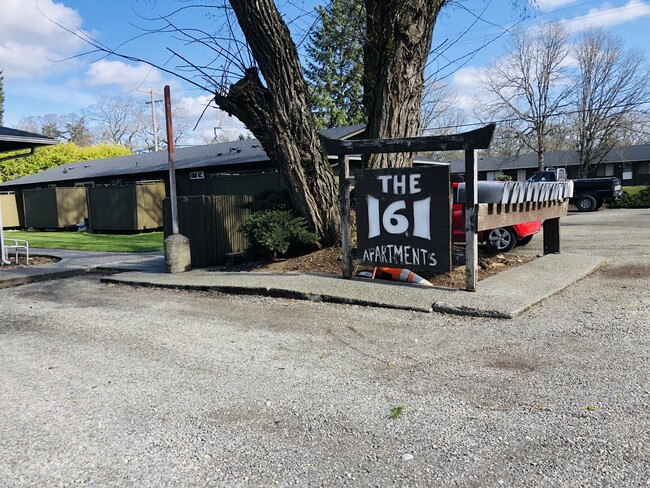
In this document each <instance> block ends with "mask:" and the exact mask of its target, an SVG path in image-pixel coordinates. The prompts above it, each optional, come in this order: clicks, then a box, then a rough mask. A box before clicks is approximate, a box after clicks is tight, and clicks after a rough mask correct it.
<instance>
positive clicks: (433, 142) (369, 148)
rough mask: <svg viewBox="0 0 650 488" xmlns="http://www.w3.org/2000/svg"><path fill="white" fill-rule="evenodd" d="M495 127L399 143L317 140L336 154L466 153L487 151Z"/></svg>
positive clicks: (400, 139)
mask: <svg viewBox="0 0 650 488" xmlns="http://www.w3.org/2000/svg"><path fill="white" fill-rule="evenodd" d="M495 127H496V124H488V125H486V126H484V127H481V128H480V129H476V130H472V131H469V132H463V133H461V134H452V135H442V136H426V137H403V138H399V139H358V140H349V141H342V140H337V139H330V138H328V137H324V136H321V138H320V140H321V143H322V144H323V148H324V149H325V152H326V153H327V154H330V155H334V154H338V155H343V154H376V153H397V152H419V151H469V150H474V149H487V148H488V147H490V142H491V141H492V135H493V134H494V129H495Z"/></svg>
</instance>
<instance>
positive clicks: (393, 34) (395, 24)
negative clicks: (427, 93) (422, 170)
mask: <svg viewBox="0 0 650 488" xmlns="http://www.w3.org/2000/svg"><path fill="white" fill-rule="evenodd" d="M446 1H447V0H365V5H366V16H367V34H366V35H367V39H366V44H365V47H364V104H365V107H366V112H367V114H368V126H367V129H366V137H367V138H369V139H384V138H397V137H415V136H417V135H418V132H419V130H420V120H421V115H420V107H421V105H422V94H423V91H424V68H425V66H426V62H427V58H428V56H429V51H430V50H431V37H432V34H433V28H434V26H435V23H436V19H437V17H438V14H439V13H440V9H441V8H442V7H443V6H444V5H445V3H446ZM412 162H413V155H412V154H408V153H407V154H390V155H388V154H378V155H372V156H370V157H368V158H367V159H366V160H365V161H364V165H365V166H366V167H370V168H385V167H404V166H411V164H412Z"/></svg>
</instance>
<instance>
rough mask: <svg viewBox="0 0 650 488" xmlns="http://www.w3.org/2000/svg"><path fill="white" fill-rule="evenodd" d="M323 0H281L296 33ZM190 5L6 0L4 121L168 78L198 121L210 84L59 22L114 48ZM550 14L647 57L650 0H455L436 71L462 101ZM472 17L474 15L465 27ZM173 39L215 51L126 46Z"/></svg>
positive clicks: (146, 51) (437, 40) (149, 51)
mask: <svg viewBox="0 0 650 488" xmlns="http://www.w3.org/2000/svg"><path fill="white" fill-rule="evenodd" d="M207 3H210V2H207ZM215 3H218V2H215ZM318 3H321V2H316V1H300V0H292V1H291V2H289V1H288V0H278V4H279V5H280V7H281V8H282V9H283V12H285V13H286V15H287V18H291V19H297V20H295V21H294V22H292V23H291V28H292V32H293V33H294V35H295V36H296V38H301V37H303V36H304V33H305V30H306V29H307V28H308V26H309V25H311V23H312V22H313V18H314V17H313V13H312V12H313V7H314V5H316V4H318ZM513 4H515V5H517V6H516V7H513ZM183 5H187V3H186V2H185V3H184V2H179V1H175V0H135V1H133V0H132V1H127V0H112V1H93V0H60V1H55V0H2V7H1V11H0V69H4V77H5V114H4V125H7V126H16V125H17V124H18V122H19V121H20V119H22V118H23V117H27V116H38V115H45V114H49V113H56V114H60V115H63V114H68V113H71V112H80V111H81V110H83V109H84V108H86V107H88V106H89V105H92V104H93V103H95V101H97V100H98V98H99V97H101V96H107V95H128V96H137V97H141V98H142V101H143V103H144V102H145V101H146V100H147V95H146V94H144V93H140V92H139V91H138V90H146V89H149V88H150V87H152V88H153V89H154V90H156V91H162V88H163V86H164V85H165V84H169V85H171V87H172V97H173V98H174V100H176V101H178V102H179V103H181V104H182V105H183V107H184V109H185V112H186V114H187V117H188V118H189V119H191V120H192V121H196V120H197V119H198V117H199V115H200V113H201V111H202V110H203V107H204V106H205V104H206V103H208V101H209V99H210V97H209V94H207V93H205V92H202V91H200V90H198V89H196V88H195V87H192V86H191V85H190V84H188V83H185V82H182V81H181V80H178V79H175V78H174V77H172V76H170V75H168V74H166V73H163V72H161V71H159V70H157V69H152V68H150V67H149V66H147V65H145V64H141V63H136V62H130V61H125V60H123V59H119V58H115V57H111V58H104V57H102V56H100V55H97V54H91V55H88V56H81V57H79V56H78V55H79V54H81V53H83V52H85V51H87V50H88V49H89V46H88V45H86V44H85V43H84V42H82V41H81V40H80V39H78V38H77V37H75V36H73V35H71V34H70V33H68V32H66V31H65V30H64V29H62V28H60V27H58V26H57V25H56V24H54V23H53V22H52V20H53V21H56V22H58V23H59V24H62V25H64V26H66V27H68V28H69V29H71V30H74V31H79V32H81V33H82V35H89V36H92V37H93V38H95V39H97V40H98V41H100V42H102V43H103V44H105V45H107V46H109V47H111V48H115V47H117V46H119V45H120V44H121V43H123V42H125V41H128V40H129V39H132V38H133V37H134V36H137V35H139V34H142V33H143V31H142V30H141V28H142V27H144V28H148V27H152V26H155V25H160V24H157V23H156V22H152V21H150V20H147V19H152V18H157V17H160V16H161V15H164V14H166V13H169V12H171V11H173V10H175V9H177V8H179V7H182V6H183ZM215 12H216V11H215ZM522 17H525V20H522ZM48 18H49V19H48ZM175 19H177V21H178V22H179V25H180V26H183V27H195V28H201V29H204V30H205V31H207V32H210V33H214V32H217V28H218V25H217V23H215V22H214V21H213V19H210V18H209V17H208V16H207V15H206V14H205V12H204V11H196V10H192V11H188V12H185V13H182V14H181V15H180V16H178V17H176V18H175ZM549 19H554V20H560V21H562V22H563V23H565V24H566V26H567V27H568V28H569V29H571V30H572V31H573V32H578V31H579V30H580V29H582V28H584V27H585V26H588V25H594V26H602V27H603V28H605V29H606V30H607V31H608V32H611V33H612V34H615V35H617V36H620V37H622V38H623V41H624V43H625V46H626V47H628V48H636V49H640V50H642V51H643V52H644V54H645V56H646V59H647V56H648V46H650V44H649V40H650V34H649V33H648V31H649V29H648V28H647V26H648V25H650V24H649V23H648V21H649V20H650V0H615V1H610V2H606V1H602V0H590V1H581V0H536V3H535V7H534V8H530V7H529V8H527V9H524V7H523V6H522V3H521V1H520V2H519V4H517V3H516V0H493V1H492V2H487V1H484V0H467V1H457V2H455V3H452V4H451V5H450V6H448V7H447V8H446V10H444V11H443V14H442V15H441V17H440V18H439V20H438V23H437V26H436V30H435V34H434V42H433V43H434V46H448V47H445V48H443V49H440V51H442V54H441V55H440V56H438V57H437V58H436V59H435V60H432V61H431V63H430V66H429V71H438V72H439V73H438V74H439V75H444V76H446V81H447V82H449V83H451V84H452V85H453V87H454V88H455V90H456V92H457V93H458V94H459V101H458V103H459V105H462V104H463V100H470V99H471V98H472V97H473V96H474V95H473V94H474V91H475V90H476V89H477V79H478V77H479V76H480V73H481V70H482V69H483V68H484V67H485V66H486V64H487V63H489V62H490V61H491V60H493V59H494V58H495V57H498V56H499V55H501V54H503V52H502V45H503V41H504V40H505V39H506V38H507V35H508V34H507V29H508V28H511V27H513V26H514V25H515V24H517V25H519V26H521V27H524V28H530V27H532V26H534V25H535V24H536V23H538V22H541V21H543V20H549ZM472 22H475V24H474V25H473V26H472V27H471V29H470V30H469V31H468V28H470V26H471V25H472ZM466 31H467V32H466ZM170 45H173V46H174V48H175V49H179V50H181V51H182V52H183V54H184V55H187V56H188V57H190V58H191V59H192V60H193V61H195V62H197V63H205V60H206V59H209V57H210V56H212V53H211V52H210V51H209V50H208V49H207V48H198V47H192V46H187V45H186V44H185V43H183V42H179V41H175V40H173V39H171V37H169V36H166V37H156V36H144V37H139V38H137V39H134V40H131V41H130V42H127V43H126V44H124V45H123V46H122V47H120V51H121V52H123V53H125V54H128V55H132V56H135V57H139V58H143V59H146V60H149V61H152V62H154V63H157V64H165V62H167V61H168V59H169V57H170V53H169V51H167V49H166V47H168V46H170ZM483 46H485V47H483ZM177 64H178V63H177V62H171V63H168V64H166V66H167V67H168V68H170V69H175V66H176V65H177ZM217 126H218V127H221V128H222V129H225V130H232V131H233V133H236V132H237V131H241V130H243V127H242V125H241V124H239V123H238V122H237V121H236V120H234V119H232V118H229V117H227V116H224V115H223V114H220V113H219V112H218V111H216V110H210V111H209V112H208V115H207V116H206V117H205V118H204V120H203V122H202V123H201V125H200V126H199V128H198V129H197V131H196V132H195V133H194V134H193V135H192V136H191V137H190V138H189V140H188V141H189V143H195V144H198V143H201V141H202V139H201V137H200V135H201V134H204V135H206V134H207V135H210V134H211V133H212V132H213V127H217Z"/></svg>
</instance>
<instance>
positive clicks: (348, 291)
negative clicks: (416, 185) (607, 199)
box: [102, 254, 605, 318]
mask: <svg viewBox="0 0 650 488" xmlns="http://www.w3.org/2000/svg"><path fill="white" fill-rule="evenodd" d="M604 263H605V259H604V258H602V257H599V256H585V255H576V254H553V255H547V256H544V257H542V258H539V259H536V260H534V261H532V262H530V263H527V264H525V265H522V266H519V267H517V268H513V269H510V270H507V271H504V272H502V273H499V274H497V275H494V276H492V277H490V278H487V279H485V280H483V281H481V282H479V286H478V291H476V292H466V291H464V290H453V289H445V288H437V287H436V288H429V287H420V286H413V285H404V284H399V283H392V282H384V281H370V280H364V279H352V280H344V279H342V278H339V277H333V276H317V275H311V274H297V273H286V274H283V273H229V272H210V271H205V270H194V271H190V272H187V273H177V274H166V273H163V274H151V273H143V272H134V273H122V274H119V275H115V276H111V277H106V278H103V279H102V281H104V282H107V283H121V284H128V285H136V286H155V287H162V288H182V289H187V290H213V291H219V292H223V293H233V294H256V295H265V296H273V297H284V298H296V299H306V300H316V301H326V302H334V303H347V304H355V305H364V306H374V307H382V308H394V309H401V310H412V311H417V312H432V311H435V312H441V313H450V314H456V315H468V316H475V317H492V318H514V317H516V316H518V315H520V314H521V313H523V312H525V311H526V310H528V309H529V308H531V307H532V306H534V305H535V304H537V303H540V302H541V301H543V300H544V299H546V298H548V297H550V296H552V295H554V294H556V293H559V292H560V291H562V290H563V289H565V288H566V287H568V286H570V285H571V284H573V283H575V282H576V281H579V280H581V279H583V278H584V277H586V276H588V275H589V274H591V273H593V272H594V271H595V270H597V269H598V268H600V267H601V266H602V265H603V264H604Z"/></svg>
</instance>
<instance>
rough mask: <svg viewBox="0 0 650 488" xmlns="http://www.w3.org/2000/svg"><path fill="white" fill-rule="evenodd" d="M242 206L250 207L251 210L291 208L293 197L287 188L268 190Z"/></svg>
mask: <svg viewBox="0 0 650 488" xmlns="http://www.w3.org/2000/svg"><path fill="white" fill-rule="evenodd" d="M241 207H242V208H248V209H250V210H251V212H253V213H255V212H262V211H263V210H291V209H292V208H293V207H292V205H291V199H290V198H289V193H288V192H287V191H286V190H279V191H276V190H266V191H263V192H262V193H260V194H258V195H255V196H254V197H253V200H252V201H251V202H250V203H244V204H242V205H241Z"/></svg>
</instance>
